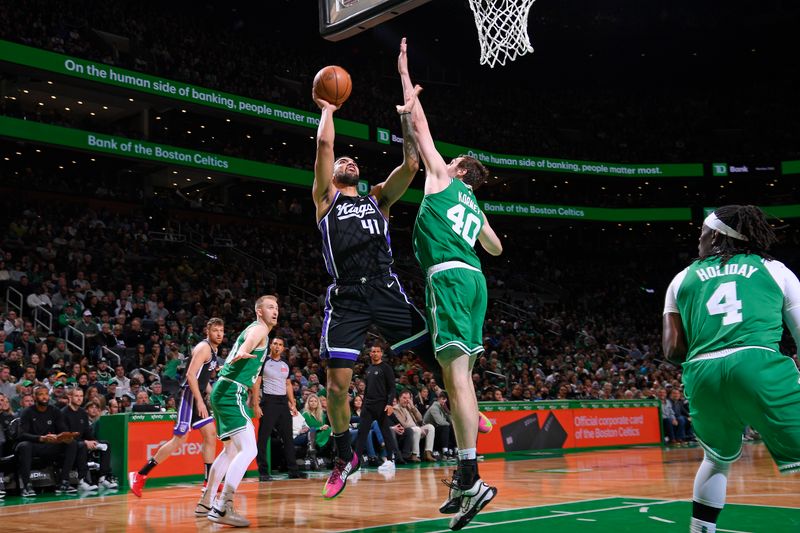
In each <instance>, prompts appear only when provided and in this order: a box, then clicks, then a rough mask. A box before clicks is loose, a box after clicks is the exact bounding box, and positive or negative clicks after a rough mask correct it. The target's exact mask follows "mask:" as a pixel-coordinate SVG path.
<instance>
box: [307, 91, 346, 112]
mask: <svg viewBox="0 0 800 533" xmlns="http://www.w3.org/2000/svg"><path fill="white" fill-rule="evenodd" d="M311 98H312V99H313V100H314V103H315V104H317V105H318V106H319V109H320V111H325V109H330V110H331V111H336V110H338V109H339V107H340V106H337V105H333V104H332V103H330V102H328V101H327V100H323V99H322V98H320V96H319V95H318V94H317V91H315V90H313V89H312V90H311Z"/></svg>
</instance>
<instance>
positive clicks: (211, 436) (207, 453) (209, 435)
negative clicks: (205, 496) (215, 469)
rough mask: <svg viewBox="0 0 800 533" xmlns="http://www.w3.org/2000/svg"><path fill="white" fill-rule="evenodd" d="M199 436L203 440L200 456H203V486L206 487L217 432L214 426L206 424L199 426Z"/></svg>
mask: <svg viewBox="0 0 800 533" xmlns="http://www.w3.org/2000/svg"><path fill="white" fill-rule="evenodd" d="M199 431H200V436H201V437H202V438H203V447H202V451H201V454H202V456H203V466H204V474H203V484H204V485H208V476H209V473H210V472H211V465H212V464H213V463H214V458H215V455H216V453H217V431H216V429H215V428H214V424H206V425H204V426H201V427H200V429H199Z"/></svg>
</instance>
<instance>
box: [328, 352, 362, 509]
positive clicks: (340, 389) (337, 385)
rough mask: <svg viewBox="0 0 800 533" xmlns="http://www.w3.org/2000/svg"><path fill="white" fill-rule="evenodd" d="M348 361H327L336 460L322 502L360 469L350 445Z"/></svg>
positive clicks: (351, 362) (350, 365)
mask: <svg viewBox="0 0 800 533" xmlns="http://www.w3.org/2000/svg"><path fill="white" fill-rule="evenodd" d="M354 363H355V361H354V360H351V359H343V358H332V359H331V360H330V361H328V388H327V392H328V418H329V419H330V422H331V428H332V429H333V441H334V446H335V448H336V450H335V454H336V457H335V458H334V461H333V470H332V471H331V474H330V476H329V477H328V480H327V481H326V482H325V486H324V487H323V489H322V495H323V496H324V497H325V498H326V499H331V498H335V497H336V496H338V495H339V494H341V492H342V491H343V490H344V488H345V485H346V483H347V478H348V476H350V474H353V473H355V471H356V470H358V468H359V466H360V457H359V454H357V453H354V452H353V447H352V444H351V442H350V431H349V429H350V402H349V397H348V390H349V388H350V381H351V380H352V379H353V365H354Z"/></svg>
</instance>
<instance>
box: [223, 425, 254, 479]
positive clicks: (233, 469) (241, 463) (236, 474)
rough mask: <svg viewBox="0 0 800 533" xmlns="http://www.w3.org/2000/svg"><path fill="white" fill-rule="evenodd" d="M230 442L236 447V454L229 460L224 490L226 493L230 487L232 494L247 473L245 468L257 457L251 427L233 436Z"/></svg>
mask: <svg viewBox="0 0 800 533" xmlns="http://www.w3.org/2000/svg"><path fill="white" fill-rule="evenodd" d="M231 440H232V441H233V443H234V444H235V445H236V448H237V453H236V455H235V456H234V457H233V459H231V464H230V466H229V467H228V474H227V475H226V476H225V490H226V491H227V490H228V488H229V487H230V489H231V490H230V492H231V493H233V492H234V491H235V490H236V489H237V488H238V487H239V483H241V482H242V478H244V474H245V472H247V467H248V466H250V463H252V462H253V459H255V458H256V455H258V445H257V444H256V435H255V431H254V430H253V428H252V427H248V428H247V429H245V430H244V431H240V432H239V433H237V434H236V435H233V436H232V437H231Z"/></svg>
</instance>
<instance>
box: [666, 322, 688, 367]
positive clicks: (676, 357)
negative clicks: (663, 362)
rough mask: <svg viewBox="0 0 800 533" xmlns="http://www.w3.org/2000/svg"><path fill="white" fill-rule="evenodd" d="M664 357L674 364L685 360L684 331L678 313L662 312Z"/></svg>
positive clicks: (686, 349)
mask: <svg viewBox="0 0 800 533" xmlns="http://www.w3.org/2000/svg"><path fill="white" fill-rule="evenodd" d="M661 347H662V348H663V350H664V357H666V359H667V361H669V362H670V363H672V364H674V365H680V364H681V363H683V362H684V361H686V353H687V351H688V348H687V346H686V332H684V331H683V321H682V320H681V315H680V313H664V335H663V337H662V339H661Z"/></svg>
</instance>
